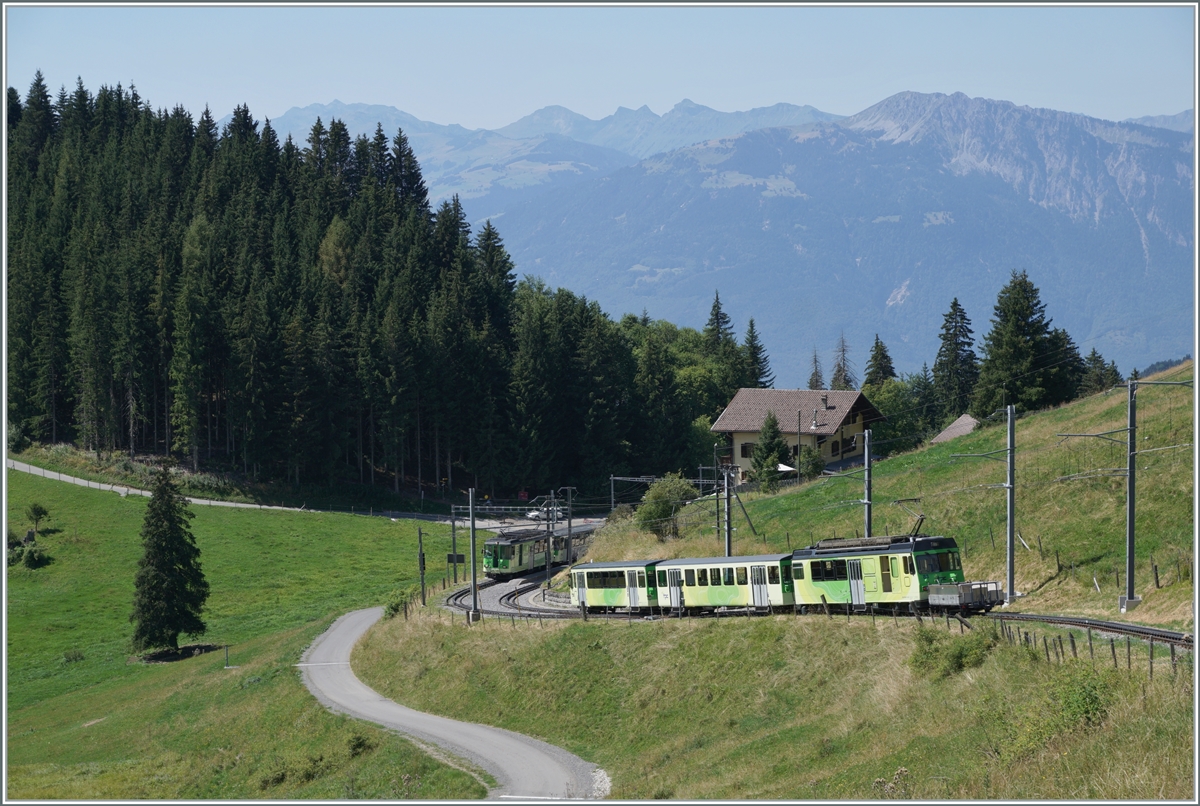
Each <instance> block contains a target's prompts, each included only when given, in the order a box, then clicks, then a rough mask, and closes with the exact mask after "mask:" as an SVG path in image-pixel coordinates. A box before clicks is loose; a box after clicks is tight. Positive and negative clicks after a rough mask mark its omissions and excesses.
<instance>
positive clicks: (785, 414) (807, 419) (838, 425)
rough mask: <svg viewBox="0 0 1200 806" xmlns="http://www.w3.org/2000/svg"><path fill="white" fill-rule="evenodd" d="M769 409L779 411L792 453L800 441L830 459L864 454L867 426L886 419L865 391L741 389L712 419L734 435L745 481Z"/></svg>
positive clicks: (735, 457)
mask: <svg viewBox="0 0 1200 806" xmlns="http://www.w3.org/2000/svg"><path fill="white" fill-rule="evenodd" d="M768 411H773V412H775V419H776V420H778V421H779V430H780V431H781V432H782V433H783V437H784V439H785V440H786V441H787V443H788V445H789V446H790V448H791V455H792V457H793V458H794V457H795V456H796V455H797V454H798V453H799V447H798V446H799V445H808V446H809V447H812V448H815V449H816V450H817V451H819V452H820V454H821V458H822V459H824V460H825V461H826V462H827V463H832V462H839V461H843V460H845V459H851V458H854V457H856V456H857V457H861V456H862V454H863V436H862V432H863V430H864V427H865V426H866V425H868V424H870V423H871V422H874V421H877V420H883V419H885V418H884V416H883V415H882V414H880V413H879V410H878V409H876V408H875V406H874V405H872V403H871V401H869V400H867V398H866V397H864V396H863V393H862V392H853V391H849V392H838V391H833V390H828V389H739V390H738V392H737V394H736V395H734V396H733V400H731V401H729V405H728V406H726V407H725V411H723V412H721V416H720V417H718V418H717V421H716V422H715V423H713V426H712V431H713V432H714V433H718V434H727V435H729V439H730V444H731V445H732V446H733V462H734V464H736V465H737V466H738V469H739V470H740V473H739V476H740V478H739V480H740V481H745V480H746V476H747V474H748V473H749V472H750V457H751V456H752V455H753V453H754V444H755V443H756V442H757V441H758V434H759V432H760V431H761V430H762V424H763V421H764V420H765V419H766V418H767V412H768ZM797 434H798V437H797Z"/></svg>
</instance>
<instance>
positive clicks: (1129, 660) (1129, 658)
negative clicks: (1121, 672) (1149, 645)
mask: <svg viewBox="0 0 1200 806" xmlns="http://www.w3.org/2000/svg"><path fill="white" fill-rule="evenodd" d="M1125 671H1127V672H1132V671H1133V651H1132V649H1131V648H1130V640H1129V636H1128V635H1127V636H1125Z"/></svg>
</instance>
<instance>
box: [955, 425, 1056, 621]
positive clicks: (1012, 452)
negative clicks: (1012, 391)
mask: <svg viewBox="0 0 1200 806" xmlns="http://www.w3.org/2000/svg"><path fill="white" fill-rule="evenodd" d="M999 413H1000V412H999V410H997V411H994V412H992V416H993V417H994V416H995V415H997V414H999ZM1005 413H1006V414H1007V415H1008V447H1007V448H1005V449H1004V450H1003V451H988V452H987V453H952V454H950V458H951V459H959V458H964V459H966V458H974V459H996V461H1000V460H999V459H997V457H995V456H994V455H993V454H997V453H1001V452H1003V453H1004V454H1005V457H1006V458H1005V463H1006V464H1007V466H1008V469H1007V473H1006V475H1005V482H1004V484H992V485H989V486H991V487H1003V488H1004V490H1005V491H1006V492H1007V510H1008V527H1007V535H1008V544H1007V546H1006V547H1005V552H1006V554H1007V566H1008V568H1007V571H1006V573H1005V582H1004V587H1005V589H1004V603H1005V604H1006V605H1008V604H1012V603H1013V602H1014V601H1016V599H1017V597H1019V596H1020V595H1021V594H1019V593H1017V592H1016V591H1015V590H1013V588H1014V587H1015V586H1016V581H1015V573H1014V570H1013V562H1014V559H1015V553H1016V542H1015V541H1016V528H1017V527H1016V523H1017V512H1016V510H1017V482H1016V478H1017V463H1016V455H1017V441H1016V433H1017V407H1016V406H1013V405H1009V406H1007V407H1006V408H1005ZM1060 436H1062V435H1061V434H1060Z"/></svg>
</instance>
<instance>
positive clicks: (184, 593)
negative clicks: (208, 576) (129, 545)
mask: <svg viewBox="0 0 1200 806" xmlns="http://www.w3.org/2000/svg"><path fill="white" fill-rule="evenodd" d="M192 517H194V516H193V514H192V512H191V511H189V510H188V508H187V499H186V498H184V497H183V496H182V495H181V494H180V493H179V489H178V488H177V487H176V486H175V482H174V481H173V480H172V478H171V471H170V470H168V469H167V468H165V467H164V468H162V469H161V470H159V472H158V473H157V474H156V475H155V477H154V484H153V487H152V494H151V497H150V503H149V504H147V506H146V518H145V520H144V521H143V523H142V558H141V559H140V560H139V561H138V570H137V574H136V575H135V576H134V580H133V587H134V595H133V613H132V614H131V615H130V617H129V620H130V621H131V622H133V624H134V628H133V648H134V650H135V651H138V652H140V651H142V650H143V649H147V648H149V647H170V648H172V649H178V648H179V636H180V634H181V633H186V634H188V635H203V634H204V632H205V630H207V626H206V625H205V623H204V620H203V619H202V618H201V613H202V612H203V610H204V603H205V602H206V601H207V600H208V592H209V589H208V581H207V580H205V578H204V571H203V570H202V569H201V567H200V549H199V548H198V547H197V546H196V539H195V538H194V537H193V536H192V531H191V529H190V527H189V526H188V523H187V522H188V519H190V518H192Z"/></svg>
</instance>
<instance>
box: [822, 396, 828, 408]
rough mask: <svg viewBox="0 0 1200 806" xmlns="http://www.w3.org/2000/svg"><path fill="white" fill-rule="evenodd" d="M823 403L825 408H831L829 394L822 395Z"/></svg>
mask: <svg viewBox="0 0 1200 806" xmlns="http://www.w3.org/2000/svg"><path fill="white" fill-rule="evenodd" d="M821 405H822V406H823V407H825V409H827V410H828V408H829V395H821Z"/></svg>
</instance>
